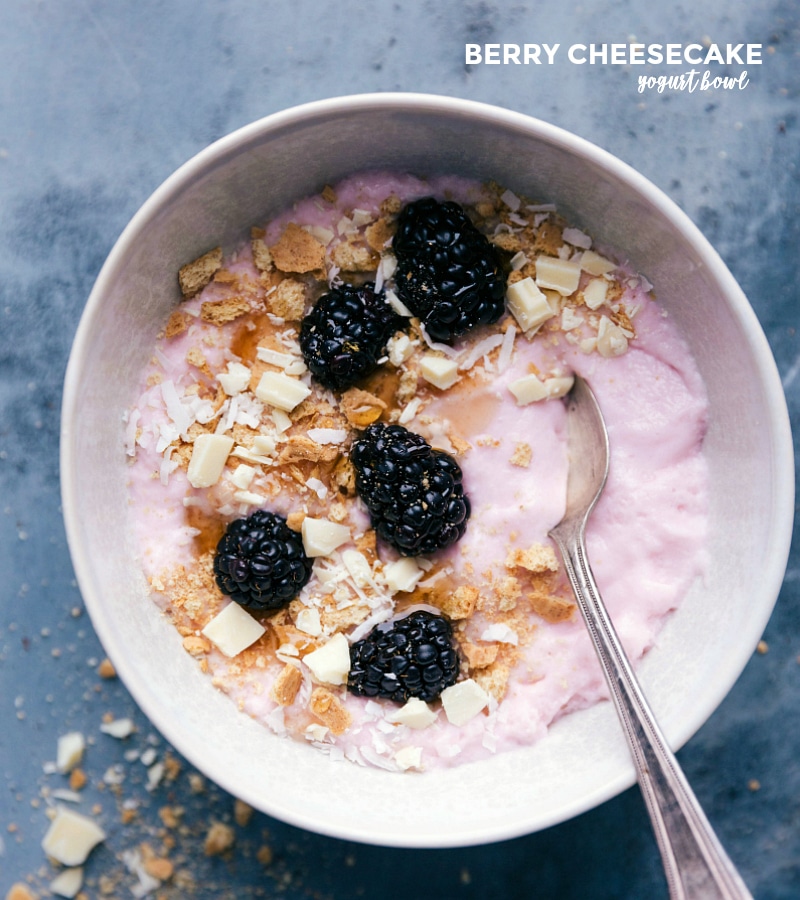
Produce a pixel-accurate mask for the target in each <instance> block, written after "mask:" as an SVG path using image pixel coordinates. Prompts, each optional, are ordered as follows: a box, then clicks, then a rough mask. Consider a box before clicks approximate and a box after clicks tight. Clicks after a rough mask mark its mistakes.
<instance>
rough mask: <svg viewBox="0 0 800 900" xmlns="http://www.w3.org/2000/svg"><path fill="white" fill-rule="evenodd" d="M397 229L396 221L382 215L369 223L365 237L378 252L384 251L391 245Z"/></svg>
mask: <svg viewBox="0 0 800 900" xmlns="http://www.w3.org/2000/svg"><path fill="white" fill-rule="evenodd" d="M396 230H397V225H396V224H395V223H394V222H392V221H391V220H390V219H388V218H387V217H386V216H381V218H380V219H378V220H377V221H375V222H373V223H372V224H371V225H367V228H366V230H365V232H364V237H365V238H366V239H367V243H368V244H369V246H370V247H372V249H373V250H374V251H375V252H376V253H382V252H383V251H384V250H385V249H386V247H388V246H389V243H390V242H391V240H392V238H393V237H394V233H395V231H396Z"/></svg>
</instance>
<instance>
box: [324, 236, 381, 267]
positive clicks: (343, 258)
mask: <svg viewBox="0 0 800 900" xmlns="http://www.w3.org/2000/svg"><path fill="white" fill-rule="evenodd" d="M331 259H332V261H333V263H334V265H336V266H338V267H339V268H340V269H341V270H342V271H343V272H372V271H374V270H375V269H376V268H377V266H378V262H379V259H378V254H377V253H375V251H374V250H372V249H371V248H370V247H366V246H364V245H363V244H361V243H358V242H357V241H342V243H341V244H337V245H336V247H334V249H333V252H332V253H331Z"/></svg>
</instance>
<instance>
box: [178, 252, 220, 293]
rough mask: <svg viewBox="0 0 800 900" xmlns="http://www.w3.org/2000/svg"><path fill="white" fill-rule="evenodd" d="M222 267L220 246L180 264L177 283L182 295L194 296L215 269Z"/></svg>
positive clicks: (208, 280)
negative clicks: (182, 264)
mask: <svg viewBox="0 0 800 900" xmlns="http://www.w3.org/2000/svg"><path fill="white" fill-rule="evenodd" d="M221 267H222V247H215V248H214V249H213V250H209V251H208V253H204V254H203V255H202V256H198V257H197V259H195V260H192V262H190V263H186V265H185V266H181V268H180V270H179V272H178V283H179V284H180V287H181V293H182V294H183V296H184V297H186V298H188V297H194V295H195V294H199V293H200V291H202V290H203V288H204V287H205V286H206V285H207V284H208V283H209V282H210V281H211V279H212V278H213V277H214V275H215V274H216V272H217V270H218V269H220V268H221Z"/></svg>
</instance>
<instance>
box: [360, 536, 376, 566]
mask: <svg viewBox="0 0 800 900" xmlns="http://www.w3.org/2000/svg"><path fill="white" fill-rule="evenodd" d="M356 549H357V550H358V551H359V553H363V554H364V556H366V558H367V560H368V561H369V562H370V563H374V562H375V560H376V559H377V558H378V534H377V532H376V531H375V530H374V529H372V528H368V529H367V530H366V531H365V532H364V533H363V534H362V535H361V536H360V537H358V538H356Z"/></svg>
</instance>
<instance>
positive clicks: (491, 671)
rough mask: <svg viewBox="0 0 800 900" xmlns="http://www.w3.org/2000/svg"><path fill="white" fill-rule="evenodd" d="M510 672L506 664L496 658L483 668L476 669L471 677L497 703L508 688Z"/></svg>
mask: <svg viewBox="0 0 800 900" xmlns="http://www.w3.org/2000/svg"><path fill="white" fill-rule="evenodd" d="M510 674H511V672H510V670H509V668H508V666H507V665H506V664H505V663H503V662H500V661H499V660H496V661H495V662H493V663H492V664H491V665H489V666H487V667H486V668H485V669H478V670H477V671H476V672H474V673H473V674H472V678H473V679H474V680H475V681H477V682H478V684H479V685H480V686H481V687H482V688H483V689H484V690H485V691H486V693H487V694H491V695H492V696H493V697H494V699H495V700H497V702H498V703H499V702H500V701H501V700H502V699H503V697H504V696H505V693H506V690H507V689H508V678H509V675H510Z"/></svg>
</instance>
